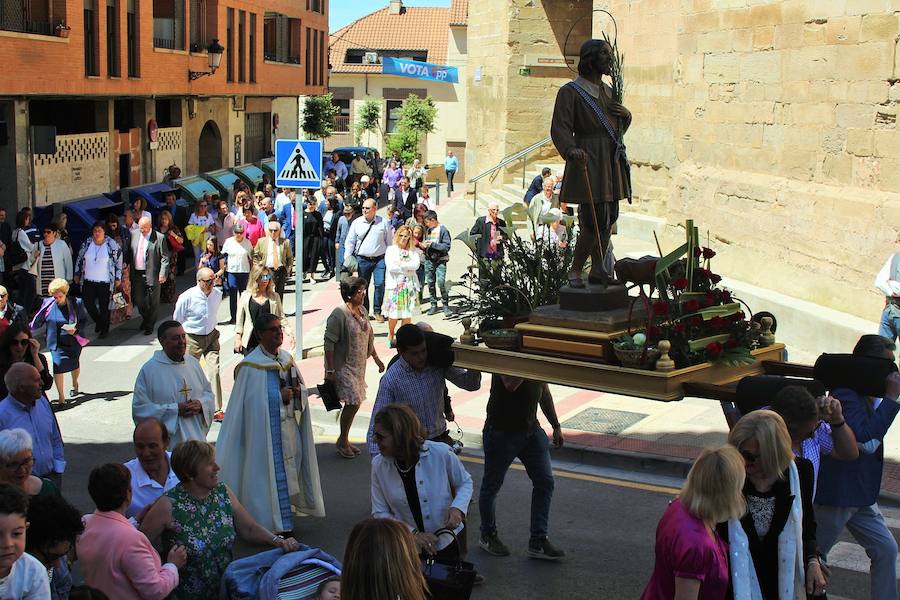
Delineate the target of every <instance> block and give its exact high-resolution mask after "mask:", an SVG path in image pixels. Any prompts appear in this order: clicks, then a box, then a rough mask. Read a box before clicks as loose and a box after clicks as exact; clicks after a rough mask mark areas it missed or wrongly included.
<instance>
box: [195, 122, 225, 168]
mask: <svg viewBox="0 0 900 600" xmlns="http://www.w3.org/2000/svg"><path fill="white" fill-rule="evenodd" d="M197 156H198V157H199V159H200V161H199V162H200V164H199V166H198V170H199V172H200V173H208V172H210V171H215V170H216V169H221V168H222V134H221V133H219V126H218V125H216V122H215V121H212V120H210V121H207V122H206V124H204V125H203V130H202V131H200V140H199V142H198V152H197Z"/></svg>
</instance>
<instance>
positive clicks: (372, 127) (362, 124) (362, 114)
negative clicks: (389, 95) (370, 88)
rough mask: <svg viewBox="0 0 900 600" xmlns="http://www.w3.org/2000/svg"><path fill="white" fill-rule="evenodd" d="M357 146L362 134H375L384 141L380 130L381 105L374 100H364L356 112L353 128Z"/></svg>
mask: <svg viewBox="0 0 900 600" xmlns="http://www.w3.org/2000/svg"><path fill="white" fill-rule="evenodd" d="M353 132H354V138H355V140H356V143H357V145H358V144H359V141H360V139H361V138H362V136H363V134H364V133H367V132H368V133H377V134H378V135H379V137H381V138H382V139H384V131H383V130H382V129H381V103H380V102H379V101H378V100H376V99H374V98H366V99H365V100H363V103H362V104H361V105H360V107H359V110H358V111H357V119H356V125H354V126H353Z"/></svg>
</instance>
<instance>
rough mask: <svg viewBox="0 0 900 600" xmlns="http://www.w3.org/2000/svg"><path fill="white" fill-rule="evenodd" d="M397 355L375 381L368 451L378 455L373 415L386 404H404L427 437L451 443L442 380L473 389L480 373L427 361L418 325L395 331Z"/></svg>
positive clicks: (422, 335) (422, 336)
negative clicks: (375, 393) (375, 392)
mask: <svg viewBox="0 0 900 600" xmlns="http://www.w3.org/2000/svg"><path fill="white" fill-rule="evenodd" d="M396 340H397V351H398V353H399V355H400V356H399V358H398V359H397V360H396V361H395V362H394V363H393V364H392V365H391V366H390V367H388V370H387V371H386V372H385V374H384V375H383V376H382V377H381V381H380V382H379V383H378V395H377V396H376V397H375V407H374V408H373V409H372V418H371V419H370V420H369V433H368V434H367V435H366V441H367V444H368V447H369V453H370V454H372V455H375V454H378V444H376V443H375V440H374V438H373V434H374V433H375V415H377V414H378V412H379V411H380V410H381V409H382V408H384V407H385V406H387V405H388V404H406V405H407V406H409V407H410V408H411V409H413V412H415V413H416V416H417V417H419V420H420V421H421V422H422V425H423V426H424V427H425V430H426V432H427V435H428V439H429V440H432V441H435V442H445V443H451V442H452V440H451V438H450V434H449V433H448V431H447V420H446V418H445V405H444V380H447V381H449V382H450V383H452V384H453V385H455V386H456V387H458V388H462V389H464V390H469V391H471V392H474V391H475V390H477V389H479V388H480V387H481V373H480V372H479V371H473V370H469V369H460V368H458V367H447V368H445V369H441V368H438V367H433V366H431V365H429V364H428V349H427V347H426V345H425V335H424V334H423V333H422V330H421V329H419V327H418V326H416V325H413V324H411V323H410V324H407V325H404V326H402V327H401V328H400V329H398V330H397V337H396Z"/></svg>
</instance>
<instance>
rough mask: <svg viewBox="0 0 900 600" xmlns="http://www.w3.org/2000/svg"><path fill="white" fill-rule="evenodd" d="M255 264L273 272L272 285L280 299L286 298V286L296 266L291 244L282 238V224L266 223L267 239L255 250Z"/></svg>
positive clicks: (260, 241)
mask: <svg viewBox="0 0 900 600" xmlns="http://www.w3.org/2000/svg"><path fill="white" fill-rule="evenodd" d="M253 264H255V265H264V266H266V267H268V268H269V270H270V271H271V272H272V283H274V284H275V291H276V292H278V296H279V297H280V298H284V284H285V282H286V281H287V278H288V275H289V274H290V272H291V267H292V266H293V264H294V253H293V252H291V246H290V243H288V241H287V240H286V239H284V238H283V237H281V224H280V223H279V222H278V221H273V220H270V221H269V222H268V223H266V237H264V238H262V239H260V240H259V242H257V243H256V246H255V247H254V248H253Z"/></svg>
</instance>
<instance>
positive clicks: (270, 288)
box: [234, 266, 284, 356]
mask: <svg viewBox="0 0 900 600" xmlns="http://www.w3.org/2000/svg"><path fill="white" fill-rule="evenodd" d="M267 313H268V314H272V315H275V316H276V317H278V318H280V319H283V318H284V309H283V308H282V307H281V298H280V297H279V296H278V292H276V291H275V285H274V284H273V283H272V271H271V269H269V267H266V266H255V267H253V271H251V273H250V281H249V282H248V283H247V289H246V290H245V291H244V293H242V294H241V297H240V299H239V300H238V313H237V323H236V324H235V326H234V351H235V353H238V352H240V353H242V354H243V355H244V356H247V355H248V354H250V353H251V352H253V350H255V349H256V347H257V346H258V345H259V340H258V339H257V338H256V333H255V332H254V331H253V330H254V327H253V324H254V323H256V319H257V318H258V317H259V316H261V315H264V314H267Z"/></svg>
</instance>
